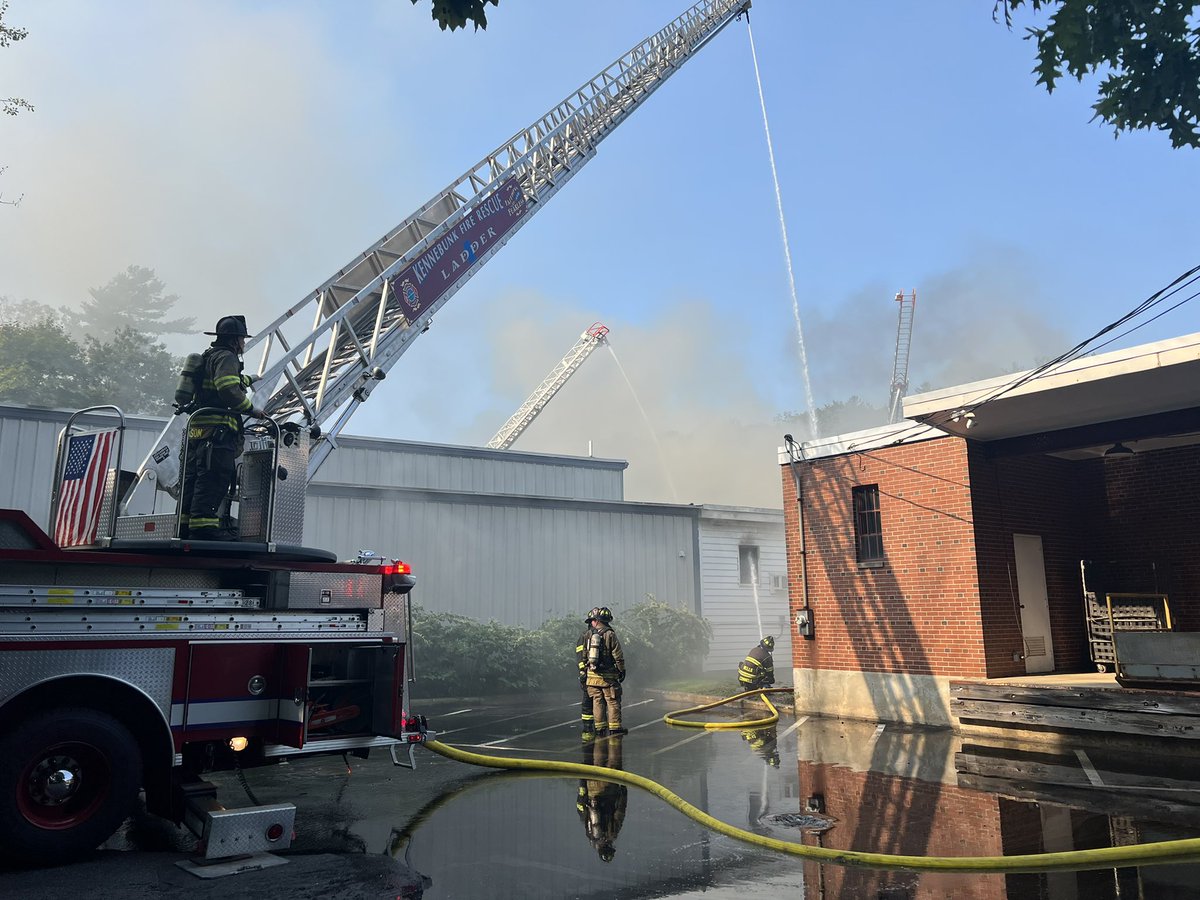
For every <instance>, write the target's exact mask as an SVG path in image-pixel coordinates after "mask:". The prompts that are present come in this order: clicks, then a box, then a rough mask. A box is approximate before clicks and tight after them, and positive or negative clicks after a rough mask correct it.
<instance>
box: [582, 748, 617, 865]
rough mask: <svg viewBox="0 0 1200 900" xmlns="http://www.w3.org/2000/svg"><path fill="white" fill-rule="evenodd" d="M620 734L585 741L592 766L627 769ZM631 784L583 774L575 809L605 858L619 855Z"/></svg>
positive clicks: (585, 756)
mask: <svg viewBox="0 0 1200 900" xmlns="http://www.w3.org/2000/svg"><path fill="white" fill-rule="evenodd" d="M621 741H622V737H621V735H614V736H612V737H607V738H598V739H597V740H596V741H595V742H593V743H588V744H584V745H583V761H584V763H585V764H586V765H589V766H605V767H606V768H609V769H624V765H623V764H622V762H621ZM628 797H629V788H627V787H625V785H623V784H616V783H614V782H611V781H602V780H600V779H598V778H584V779H580V781H579V796H578V799H577V800H576V801H575V809H576V810H578V811H579V820H580V821H581V822H583V830H584V831H586V832H587V836H588V840H589V841H590V842H591V844H592V846H593V847H595V848H596V852H597V853H598V854H599V855H600V858H601V859H602V860H604V861H605V862H612V858H613V857H614V856H616V855H617V849H616V847H615V846H613V845H614V844H615V843H616V840H617V835H618V834H619V833H620V831H621V826H622V825H624V824H625V804H626V802H627V800H628Z"/></svg>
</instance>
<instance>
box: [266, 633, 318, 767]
mask: <svg viewBox="0 0 1200 900" xmlns="http://www.w3.org/2000/svg"><path fill="white" fill-rule="evenodd" d="M311 664H312V648H311V647H309V646H308V645H307V644H283V645H281V646H280V648H279V694H278V698H279V702H278V714H277V716H276V734H275V743H277V744H283V745H284V746H287V747H296V748H300V747H303V746H304V739H305V737H306V736H307V731H306V726H307V723H308V675H309V668H310V666H311Z"/></svg>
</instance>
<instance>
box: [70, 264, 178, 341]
mask: <svg viewBox="0 0 1200 900" xmlns="http://www.w3.org/2000/svg"><path fill="white" fill-rule="evenodd" d="M88 293H89V294H90V295H91V299H89V300H84V301H83V303H82V304H81V305H80V310H79V312H78V313H75V312H71V311H69V310H63V315H64V316H65V317H66V319H67V322H68V323H69V324H70V325H71V326H72V328H73V329H75V330H76V331H82V332H87V333H88V334H92V335H98V336H100V337H102V338H107V337H111V336H115V335H116V334H117V332H119V331H120V330H121V329H123V328H128V329H133V330H134V331H138V332H141V333H142V334H151V335H161V334H191V333H193V332H194V331H195V329H196V320H195V319H194V318H191V317H188V318H186V319H170V320H166V321H164V320H163V316H164V315H166V313H167V311H168V310H169V309H170V308H171V307H172V306H174V305H175V303H176V302H177V301H178V300H179V297H177V296H176V295H175V294H167V293H166V287H165V286H164V285H163V283H162V282H161V281H159V280H158V278H157V277H155V274H154V270H153V269H147V268H145V267H143V266H130V267H129V268H127V269H126V270H125V271H124V272H120V273H118V274H116V275H114V276H113V277H112V278H111V279H110V280H109V282H108V284H106V285H104V287H99V288H91V289H90V290H89V291H88Z"/></svg>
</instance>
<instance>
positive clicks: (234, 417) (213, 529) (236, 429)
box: [179, 316, 264, 541]
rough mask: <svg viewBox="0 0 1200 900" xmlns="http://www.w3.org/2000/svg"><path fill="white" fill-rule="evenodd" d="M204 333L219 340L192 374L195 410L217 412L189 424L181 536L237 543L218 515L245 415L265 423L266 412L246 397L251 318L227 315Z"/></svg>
mask: <svg viewBox="0 0 1200 900" xmlns="http://www.w3.org/2000/svg"><path fill="white" fill-rule="evenodd" d="M204 333H205V334H208V335H212V336H213V337H215V338H216V340H214V341H213V342H212V345H211V346H210V347H209V348H208V349H207V350H205V351H204V354H203V356H202V360H201V365H200V366H199V369H198V371H197V372H196V373H194V374H193V379H194V380H195V382H196V389H195V397H194V400H193V401H192V404H191V408H192V409H204V408H205V407H216V409H210V410H209V411H207V412H200V413H197V414H196V415H194V416H192V419H191V421H190V422H189V423H188V443H187V447H188V450H187V462H186V465H185V468H184V476H183V495H182V497H181V498H180V509H181V513H180V527H179V537H180V538H187V539H190V540H199V541H236V540H237V535H236V534H232V533H230V532H227V531H225V530H223V529H222V528H221V521H220V519H219V518H218V510H219V509H220V506H221V501H222V500H224V499H225V495H226V494H227V493H228V492H229V487H230V485H231V484H232V483H233V478H234V473H235V472H236V471H237V458H238V456H239V455H241V450H242V414H245V415H249V416H252V417H254V418H256V419H261V418H262V417H263V415H264V413H263V411H262V410H261V409H259V408H258V407H256V406H255V405H254V404H253V403H252V402H251V400H250V397H249V396H248V395H247V394H246V388H248V387H249V386H250V384H251V383H252V381H253V379H252V378H250V377H249V376H246V375H243V374H242V354H243V353H244V352H245V350H246V338H248V337H249V336H250V334H249V332H248V331H247V330H246V317H245V316H223V317H222V318H221V319H220V320H219V321H218V322H217V326H216V328H215V329H214V330H213V331H206V332H204ZM220 410H227V412H222V411H220ZM182 411H185V410H181V412H182Z"/></svg>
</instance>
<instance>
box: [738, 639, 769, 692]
mask: <svg viewBox="0 0 1200 900" xmlns="http://www.w3.org/2000/svg"><path fill="white" fill-rule="evenodd" d="M738 681H739V682H741V683H742V684H767V685H770V684H774V683H775V661H774V660H773V659H771V651H770V650H768V649H767V648H766V647H764V646H763V645H762V644H758V645H756V646H755V647H754V649H753V650H751V651H750V652H749V653H748V654H747V655H746V658H745V659H743V660H742V661H741V662H740V663H738Z"/></svg>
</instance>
